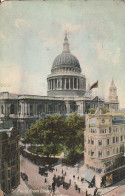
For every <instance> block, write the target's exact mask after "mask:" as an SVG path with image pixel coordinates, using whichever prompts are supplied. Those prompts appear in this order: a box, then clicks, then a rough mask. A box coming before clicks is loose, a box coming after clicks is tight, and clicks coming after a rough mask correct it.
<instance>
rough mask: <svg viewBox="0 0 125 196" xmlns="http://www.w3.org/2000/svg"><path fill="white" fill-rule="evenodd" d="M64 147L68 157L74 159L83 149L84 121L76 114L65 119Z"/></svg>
mask: <svg viewBox="0 0 125 196" xmlns="http://www.w3.org/2000/svg"><path fill="white" fill-rule="evenodd" d="M65 123H66V133H65V145H66V149H67V151H68V152H69V156H71V157H74V156H75V155H76V154H80V153H82V152H83V149H84V125H85V120H84V118H83V117H81V116H80V115H77V114H76V113H73V114H71V115H70V116H69V117H68V118H67V119H66V122H65Z"/></svg>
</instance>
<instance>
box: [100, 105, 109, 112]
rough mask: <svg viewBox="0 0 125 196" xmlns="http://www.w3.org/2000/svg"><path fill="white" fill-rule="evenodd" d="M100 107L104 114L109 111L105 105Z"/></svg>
mask: <svg viewBox="0 0 125 196" xmlns="http://www.w3.org/2000/svg"><path fill="white" fill-rule="evenodd" d="M100 109H101V110H102V112H103V113H104V114H105V113H108V112H109V109H108V108H106V107H101V108H100Z"/></svg>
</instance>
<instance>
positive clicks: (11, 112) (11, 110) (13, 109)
mask: <svg viewBox="0 0 125 196" xmlns="http://www.w3.org/2000/svg"><path fill="white" fill-rule="evenodd" d="M14 113H15V105H14V104H12V105H11V106H10V114H14Z"/></svg>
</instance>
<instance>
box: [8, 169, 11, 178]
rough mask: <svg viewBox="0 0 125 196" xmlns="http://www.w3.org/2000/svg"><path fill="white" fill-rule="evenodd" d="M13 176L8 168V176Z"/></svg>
mask: <svg viewBox="0 0 125 196" xmlns="http://www.w3.org/2000/svg"><path fill="white" fill-rule="evenodd" d="M10 176H11V173H10V170H8V178H10Z"/></svg>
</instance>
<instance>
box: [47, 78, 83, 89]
mask: <svg viewBox="0 0 125 196" xmlns="http://www.w3.org/2000/svg"><path fill="white" fill-rule="evenodd" d="M84 88H85V87H84V79H81V78H78V77H64V78H63V77H62V78H54V79H48V90H57V89H58V90H67V89H69V90H75V89H76V90H77V89H81V90H83V89H84Z"/></svg>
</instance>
